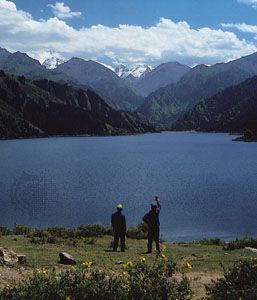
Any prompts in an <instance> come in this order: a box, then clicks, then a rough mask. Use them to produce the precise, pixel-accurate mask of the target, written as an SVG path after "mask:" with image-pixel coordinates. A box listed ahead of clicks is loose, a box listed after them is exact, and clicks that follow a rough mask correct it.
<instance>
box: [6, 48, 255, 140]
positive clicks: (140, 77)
mask: <svg viewBox="0 0 257 300" xmlns="http://www.w3.org/2000/svg"><path fill="white" fill-rule="evenodd" d="M0 69H2V70H4V71H5V72H6V73H8V74H14V75H18V76H21V75H24V76H25V77H26V78H28V79H30V80H32V81H34V83H31V82H30V83H29V82H28V84H27V81H26V86H27V87H28V89H29V87H31V88H32V90H35V84H36V82H41V81H42V80H45V79H47V80H51V82H57V83H59V84H61V85H60V86H58V87H57V86H55V88H56V89H62V88H63V89H64V90H65V91H66V92H67V94H68V95H70V93H71V89H74V91H73V92H72V94H73V93H76V92H75V91H83V90H84V91H85V93H86V95H87V97H89V95H88V93H93V92H90V90H91V91H94V95H95V96H94V97H93V96H92V94H90V95H91V96H92V99H98V100H96V102H97V103H98V105H100V106H101V107H106V110H105V111H104V115H106V116H108V118H109V119H108V120H106V119H104V118H103V116H102V115H101V117H100V119H101V121H103V119H104V121H103V123H104V124H114V123H115V122H116V121H115V122H114V120H117V119H119V120H120V124H119V125H117V126H114V125H111V126H112V127H113V128H114V127H115V128H116V127H117V128H119V130H117V129H115V130H114V129H113V130H110V132H112V134H116V133H117V132H123V133H124V132H142V131H144V130H145V129H147V128H151V130H152V127H149V126H148V125H147V122H148V121H149V122H150V123H152V124H153V125H155V126H157V127H158V128H165V129H171V128H173V129H174V128H175V129H176V130H182V129H197V130H198V129H199V130H212V129H213V130H232V129H233V130H234V129H235V130H238V131H240V128H241V130H244V129H247V128H246V127H247V126H249V127H251V126H250V123H251V124H252V123H253V122H252V121H250V120H251V119H252V117H251V116H252V115H253V114H254V113H253V111H254V110H255V106H254V105H253V103H254V101H255V100H254V97H253V95H252V94H251V93H250V92H249V95H250V96H251V97H250V96H249V97H248V98H249V103H248V101H247V99H248V98H247V88H245V85H244V84H245V83H244V84H243V83H242V82H244V81H245V80H246V79H249V78H252V77H253V76H255V75H257V53H254V54H252V55H249V56H246V57H242V58H239V59H237V60H234V61H231V62H228V63H219V64H215V65H213V66H206V65H197V66H195V67H194V68H190V67H188V66H186V65H183V64H180V63H178V62H167V63H163V64H161V65H159V66H157V67H155V68H153V67H151V66H148V65H143V64H138V65H134V66H133V67H127V66H125V65H120V66H118V67H117V68H116V70H111V69H110V68H108V67H106V66H105V65H103V64H100V63H98V62H95V61H92V60H89V61H86V60H83V59H81V58H76V57H73V58H71V59H70V60H68V61H63V60H60V59H58V58H57V57H54V56H53V57H51V58H50V59H48V60H46V61H45V62H44V63H43V64H40V63H39V61H37V60H35V59H33V58H31V57H29V56H28V55H27V54H25V53H21V52H15V53H10V52H8V51H7V50H6V49H3V48H0ZM5 76H7V77H8V75H7V74H5ZM8 80H9V79H7V82H8ZM18 81H19V79H18ZM43 82H45V81H43ZM47 82H48V81H47ZM57 83H56V84H57ZM240 83H242V85H241V84H240ZM255 84H256V80H253V81H252V82H251V84H248V85H247V86H248V88H251V89H252V90H253V88H254V87H255ZM51 85H52V86H53V83H51ZM235 85H236V86H237V87H236V91H237V93H238V95H240V97H241V98H240V99H237V101H239V102H237V101H236V99H235V98H233V97H234V96H233V95H235V92H231V93H228V92H226V94H225V95H226V97H228V98H227V99H226V97H225V96H219V97H221V98H222V99H223V100H222V101H224V105H221V104H220V103H221V102H219V101H218V102H217V101H214V100H210V99H212V98H213V97H214V98H215V97H216V94H217V93H220V92H222V91H224V89H226V88H228V87H231V86H235ZM11 87H12V88H14V87H15V85H11ZM37 88H40V89H44V86H42V85H40V86H38V87H37ZM234 88H235V87H234ZM2 89H4V88H3V87H2ZM26 91H27V92H28V90H26ZM240 91H241V92H240ZM10 92H13V91H10ZM48 93H50V94H51V97H52V96H54V97H56V95H55V90H54V89H51V91H50V90H48ZM224 93H225V91H224ZM2 95H5V92H3V93H2ZM10 95H13V97H14V95H15V92H14V94H10ZM26 95H28V97H29V96H30V93H29V92H28V94H26ZM43 95H46V94H43ZM218 95H220V94H218ZM10 97H11V96H10ZM24 97H26V96H24ZM76 97H77V98H78V99H79V97H80V96H79V94H77V95H76ZM85 97H86V96H85ZM242 97H243V98H242ZM250 98H251V99H250ZM206 99H207V100H206ZM215 99H216V98H215ZM1 100H2V105H3V101H5V99H3V98H2V99H1ZM61 100H62V101H63V99H61ZM65 101H66V102H65V104H66V105H67V106H66V109H67V107H68V106H71V111H70V113H71V118H73V117H74V111H73V110H74V107H73V106H74V103H75V102H74V103H73V104H71V103H70V102H69V99H68V98H67V97H66V98H65ZM76 101H78V100H76ZM92 101H94V100H92ZM36 102H37V101H36ZM50 102H51V103H52V102H54V103H55V102H56V101H54V100H53V101H50ZM57 102H58V101H57ZM77 103H78V102H77ZM100 103H101V104H100ZM209 103H211V105H209ZM229 104H230V106H229ZM55 105H56V104H55ZM90 105H91V106H92V105H93V102H92V103H91V104H90ZM243 106H245V107H246V108H244V115H242V110H243ZM249 107H250V108H251V109H248V108H249ZM0 108H1V107H0ZM12 109H13V108H12ZM76 109H78V108H77V107H76ZM80 109H82V110H83V109H85V107H82V108H81V107H80ZM117 110H127V111H135V113H133V115H132V114H129V113H128V114H126V113H124V112H117ZM107 111H111V112H113V113H111V114H110V113H107ZM115 111H116V112H117V113H119V114H121V115H116V114H115V113H114V112H115ZM235 111H237V115H238V116H240V118H241V117H242V118H243V119H244V120H245V121H244V122H240V120H239V119H240V118H237V117H236V116H234V112H235ZM101 112H102V113H103V111H101ZM200 112H201V114H200ZM214 112H217V114H218V115H215V114H214ZM250 112H251V114H250ZM16 113H17V112H16ZM19 113H20V112H19ZM45 113H46V114H48V113H49V111H47V110H45ZM98 113H99V112H97V114H98ZM124 114H125V115H124ZM10 115H12V113H10ZM248 115H249V120H248V119H247V118H248V117H247V116H248ZM72 116H73V117H72ZM118 116H119V117H118ZM229 116H230V117H231V116H233V117H231V118H232V119H233V120H234V121H233V124H234V125H233V126H232V125H231V126H230V125H228V124H227V123H226V122H225V119H227V120H228V121H229V120H230V122H232V121H231V120H232V119H230V118H229ZM23 117H24V116H23ZM12 118H13V117H12ZM90 118H92V114H91V117H90ZM94 118H95V119H97V118H98V117H96V114H94ZM124 118H125V119H124ZM136 118H140V120H141V121H139V120H136ZM14 119H15V118H14ZM98 119H99V118H98ZM207 119H208V120H209V122H207V121H206V120H207ZM122 120H123V121H122ZM197 120H198V121H197ZM203 120H205V121H203ZM215 120H216V121H215ZM217 120H220V122H221V120H222V122H221V123H219V122H218V121H217ZM247 120H248V121H249V122H248V121H247ZM25 121H26V122H30V120H28V119H26V118H25V119H24V122H25ZM24 122H23V123H22V124H25V123H24ZM33 122H34V123H32V125H33V126H34V127H35V128H39V130H41V131H42V132H45V129H44V128H43V129H42V128H41V127H40V126H39V127H38V124H37V123H35V120H33ZM113 122H114V123H113ZM133 122H134V123H133ZM206 122H207V123H206ZM213 122H214V123H213ZM215 122H216V123H215ZM128 123H129V124H130V125H131V124H132V123H133V124H134V125H133V126H134V128H132V127H133V126H132V127H129V126H130V125H128ZM235 123H237V125H238V126H235ZM115 124H116V123H115ZM122 124H123V126H122ZM203 124H207V125H206V126H205V125H203ZM231 124H232V123H231ZM254 124H255V123H254ZM32 125H31V126H30V127H29V128H30V129H31V128H34V127H33V126H32ZM24 126H25V125H24ZM88 126H89V125H88ZM108 126H109V125H108ZM108 126H107V127H108ZM254 126H255V125H254ZM254 126H253V127H254ZM25 127H26V126H25ZM89 127H90V126H89ZM89 127H88V128H89ZM128 127H129V128H130V129H129V130H128ZM26 128H27V127H26ZM80 128H83V130H82V131H83V132H86V130H85V128H84V127H83V126H82V123H80ZM96 128H98V127H97V126H96ZM121 128H122V129H121ZM251 129H252V127H251ZM37 130H38V129H37ZM256 130H257V128H256ZM75 131H76V132H78V134H79V133H80V132H81V131H80V129H78V128H77V130H75ZM89 131H90V130H89ZM97 132H102V134H107V132H108V130H107V131H104V130H102V131H101V130H98V129H97Z"/></svg>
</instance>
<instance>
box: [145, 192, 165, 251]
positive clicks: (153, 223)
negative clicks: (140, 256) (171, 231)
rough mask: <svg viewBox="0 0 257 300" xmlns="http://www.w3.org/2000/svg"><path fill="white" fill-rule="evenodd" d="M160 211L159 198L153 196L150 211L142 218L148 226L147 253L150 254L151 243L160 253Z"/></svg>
mask: <svg viewBox="0 0 257 300" xmlns="http://www.w3.org/2000/svg"><path fill="white" fill-rule="evenodd" d="M160 211H161V204H160V197H159V196H155V203H153V204H151V210H150V211H149V212H148V213H147V214H145V215H144V217H143V221H144V222H145V223H146V224H147V225H148V234H147V239H148V244H147V253H152V244H153V241H155V245H156V250H157V252H160V220H159V214H160Z"/></svg>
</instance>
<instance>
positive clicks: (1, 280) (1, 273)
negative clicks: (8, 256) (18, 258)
mask: <svg viewBox="0 0 257 300" xmlns="http://www.w3.org/2000/svg"><path fill="white" fill-rule="evenodd" d="M32 272H33V270H32V269H28V268H24V267H19V268H17V267H7V266H0V287H3V286H4V285H6V284H13V283H15V282H17V281H20V280H22V279H24V278H26V277H27V276H28V275H29V274H31V273H32Z"/></svg>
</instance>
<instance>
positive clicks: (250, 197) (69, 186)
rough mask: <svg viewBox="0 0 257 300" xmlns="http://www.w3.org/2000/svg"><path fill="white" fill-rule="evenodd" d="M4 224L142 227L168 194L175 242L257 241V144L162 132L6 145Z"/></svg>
mask: <svg viewBox="0 0 257 300" xmlns="http://www.w3.org/2000/svg"><path fill="white" fill-rule="evenodd" d="M0 191H1V195H0V205H1V210H0V223H1V225H5V226H13V224H14V223H19V224H28V225H32V226H41V227H45V226H48V225H63V226H78V225H80V224H89V223H96V222H101V223H103V224H109V223H110V215H111V213H112V212H113V211H114V210H115V206H116V204H117V203H120V202H121V203H123V204H124V207H125V211H124V212H125V214H126V218H127V223H128V225H136V224H137V223H138V222H139V221H140V220H141V218H142V216H143V215H144V213H145V212H146V211H148V209H149V207H150V203H151V201H152V199H153V196H154V195H155V194H158V195H160V196H161V200H162V205H163V209H162V212H161V231H162V235H163V236H164V237H165V238H166V239H167V240H169V241H178V240H185V241H188V240H193V239H200V238H203V237H210V236H219V237H221V238H223V239H232V238H235V237H238V236H245V235H255V236H256V235H257V217H256V212H257V143H239V142H232V136H229V135H226V134H208V133H206V134H205V133H161V134H146V135H138V136H124V137H76V138H46V139H30V140H10V141H0Z"/></svg>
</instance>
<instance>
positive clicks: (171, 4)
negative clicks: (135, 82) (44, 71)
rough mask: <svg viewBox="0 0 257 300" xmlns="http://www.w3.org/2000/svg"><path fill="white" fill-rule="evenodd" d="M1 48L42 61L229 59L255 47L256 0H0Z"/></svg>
mask: <svg viewBox="0 0 257 300" xmlns="http://www.w3.org/2000/svg"><path fill="white" fill-rule="evenodd" d="M0 47H2V48H6V49H7V50H9V51H11V52H14V51H21V52H26V53H28V54H29V55H30V56H32V57H34V58H36V59H38V60H39V61H40V62H43V61H44V60H45V59H47V58H49V57H51V56H57V57H59V58H63V59H66V60H67V59H69V58H71V57H74V56H76V57H81V58H84V59H86V60H89V59H93V60H96V61H99V62H102V63H105V64H107V65H111V66H116V65H118V64H126V65H129V66H132V65H137V64H143V63H145V64H149V65H152V66H157V65H159V64H160V63H163V62H167V61H178V62H180V63H184V64H187V65H190V66H193V65H196V64H200V63H204V64H208V65H209V64H214V63H218V62H227V61H230V60H233V59H236V58H239V57H241V56H245V55H248V54H251V53H253V52H256V51H257V0H215V1H214V0H93V1H92V0H63V1H62V0H61V1H52V0H0Z"/></svg>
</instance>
